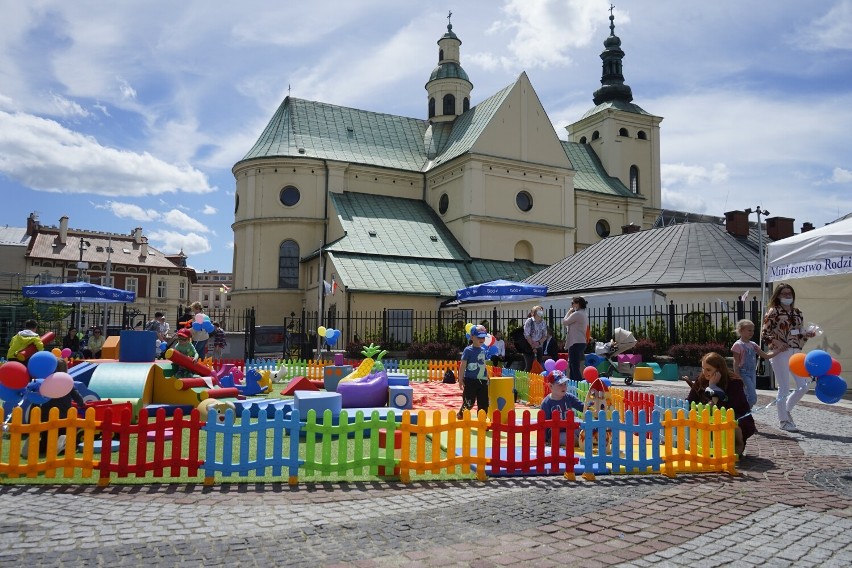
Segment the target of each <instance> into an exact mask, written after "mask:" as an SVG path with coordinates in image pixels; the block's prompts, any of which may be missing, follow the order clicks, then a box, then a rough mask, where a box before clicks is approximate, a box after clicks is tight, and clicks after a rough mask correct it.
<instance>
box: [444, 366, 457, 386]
mask: <svg viewBox="0 0 852 568" xmlns="http://www.w3.org/2000/svg"><path fill="white" fill-rule="evenodd" d="M444 383H446V384H450V385H454V384H455V383H456V374H455V373H453V371H452V370H451V369H447V372H446V373H444Z"/></svg>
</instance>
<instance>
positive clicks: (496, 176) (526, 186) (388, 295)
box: [231, 16, 662, 324]
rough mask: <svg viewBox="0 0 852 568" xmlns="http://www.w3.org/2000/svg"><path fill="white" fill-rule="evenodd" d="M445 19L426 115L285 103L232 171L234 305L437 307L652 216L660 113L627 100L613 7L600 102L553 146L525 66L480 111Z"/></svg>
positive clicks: (262, 316) (262, 319)
mask: <svg viewBox="0 0 852 568" xmlns="http://www.w3.org/2000/svg"><path fill="white" fill-rule="evenodd" d="M461 44H462V42H461V40H460V39H459V37H458V36H457V35H456V34H455V33H454V32H453V29H452V25H451V24H450V25H448V26H447V32H446V33H445V34H444V35H443V36H442V37H441V38H440V39H439V40H438V64H437V66H436V67H435V69H434V70H433V71H432V73H431V75H430V76H429V79H428V81H427V82H426V85H425V88H426V91H427V97H426V105H425V107H426V108H425V109H424V115H425V118H408V117H401V116H395V115H389V114H382V113H376V112H369V111H362V110H358V109H352V108H347V107H341V106H336V105H330V104H326V103H322V102H316V101H307V100H302V99H297V98H292V97H287V98H285V99H284V101H283V102H282V103H281V105H280V106H279V108H278V109H277V110H276V112H275V114H274V115H273V117H272V118H271V120H270V121H269V123H268V125H267V127H266V128H265V130H264V131H263V133H261V135H260V137H259V138H258V140H257V142H256V143H255V145H254V147H253V148H252V149H251V150H250V151H249V152H248V153H247V154H246V156H245V157H244V158H243V159H242V160H240V161H239V162H237V163H236V164H235V165H234V167H233V174H234V177H235V180H236V196H235V214H234V223H233V225H232V228H233V231H234V270H233V273H234V283H233V288H232V290H231V304H232V307H234V308H236V309H242V308H248V307H252V306H253V307H255V308H256V309H257V314H258V323H259V324H274V323H279V322H280V321H281V319H282V317H283V315H286V314H289V313H290V312H299V311H300V310H302V309H307V310H310V311H313V310H318V309H319V310H321V311H325V310H332V311H334V312H336V313H337V314H342V313H347V312H356V311H374V310H381V309H384V308H391V309H410V310H424V311H430V310H436V309H438V308H439V307H440V305H441V304H442V302H445V301H446V300H448V299H452V298H453V297H454V296H455V291H456V290H457V289H459V288H463V287H465V286H469V285H472V284H478V283H481V282H487V281H489V280H495V279H498V278H503V279H508V280H522V279H524V278H526V277H528V276H530V275H532V274H535V273H537V272H539V271H540V270H542V269H543V268H545V267H548V266H551V265H553V264H555V263H557V262H559V261H561V260H562V259H564V258H566V257H569V256H571V255H573V254H574V253H575V252H578V251H580V250H582V249H584V248H586V247H588V246H590V245H593V244H595V243H596V242H599V241H600V240H601V239H603V238H605V237H607V236H610V235H618V234H621V233H622V232H632V231H634V230H638V229H647V228H650V227H652V226H653V224H654V221H655V220H656V219H657V217H658V216H659V213H660V144H659V134H660V122H661V121H662V118H660V117H657V116H654V115H652V114H650V113H648V112H646V111H644V110H643V109H642V108H641V107H639V106H638V105H636V104H634V103H633V102H632V92H631V90H630V87H629V86H627V85H626V84H625V82H624V76H623V73H622V59H623V58H624V52H623V51H622V49H621V40H620V39H619V38H618V36H616V35H615V28H614V23H613V18H612V16H610V35H609V37H607V38H606V40H605V42H604V51H603V52H602V53H601V59H602V62H603V65H602V76H601V87H600V88H599V89H598V90H597V91H595V92H594V97H593V101H594V105H595V106H594V107H593V108H592V109H590V110H589V111H588V112H587V113H585V115H584V116H582V117H581V118H580V119H579V120H577V121H576V122H575V123H573V124H571V125H570V126H569V127H568V140H560V139H559V137H558V136H557V133H556V131H555V130H554V128H553V125H552V123H551V121H550V119H549V118H548V116H547V112H546V110H545V109H544V108H543V106H542V104H541V101H540V100H539V98H538V96H537V94H536V92H535V89H534V88H533V85H532V84H531V83H530V81H529V79H528V77H527V75H526V74H525V73H521V75H520V76H519V77H518V78H517V80H515V81H514V82H513V83H512V84H510V85H508V86H506V87H505V88H504V89H502V90H500V91H499V92H497V93H494V94H492V95H491V96H489V97H487V98H485V99H484V100H482V101H480V102H478V103H477V104H473V103H472V100H471V92H472V90H473V83H472V82H471V79H470V78H469V77H468V75H467V73H466V72H465V70H464V69H463V67H462V65H461V55H460V47H461Z"/></svg>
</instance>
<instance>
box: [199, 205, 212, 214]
mask: <svg viewBox="0 0 852 568" xmlns="http://www.w3.org/2000/svg"><path fill="white" fill-rule="evenodd" d="M201 214H202V215H215V214H216V208H215V207H213V206H212V205H205V206H204V207H203V208H202V209H201Z"/></svg>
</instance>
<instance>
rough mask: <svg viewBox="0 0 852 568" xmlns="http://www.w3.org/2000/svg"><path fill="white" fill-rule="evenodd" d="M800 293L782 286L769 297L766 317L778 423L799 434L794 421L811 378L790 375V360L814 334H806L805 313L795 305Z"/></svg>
mask: <svg viewBox="0 0 852 568" xmlns="http://www.w3.org/2000/svg"><path fill="white" fill-rule="evenodd" d="M795 302H796V292H795V291H793V287H792V286H790V285H789V284H784V283H781V284H778V286H776V287H775V291H774V292H773V293H772V297H771V298H769V309H768V310H766V315H764V316H763V339H764V340H765V341H766V342H767V344H768V345H769V346H770V347H771V348H772V351H774V352H775V357H773V358H772V359H771V360H770V361H769V363H770V364H771V365H772V371H773V372H774V373H775V380H776V381H777V382H778V421H779V422H780V423H781V429H782V430H786V431H787V432H798V431H799V429H798V428H797V427H796V423H795V422H793V414H792V410H793V407H794V406H795V405H796V403H797V402H799V400H800V399H801V398H802V397H803V396H804V395H805V391H807V390H808V384H809V383H808V379H806V378H804V377H797V376H795V375H793V373H791V372H790V357H792V356H793V354H795V353H798V352H799V351H801V350H802V347H804V345H805V342H806V341H807V340H808V338H809V337H813V333H811V332H806V331H805V325H804V319H803V317H802V312H801V311H800V310H799V308H797V307H796V306H795V305H794V304H795ZM791 377H792V378H793V379H795V381H796V390H795V391H793V394H792V395H790V398H789V399H788V398H787V395H788V394H789V393H790V378H791Z"/></svg>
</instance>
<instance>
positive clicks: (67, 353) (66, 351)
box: [59, 347, 72, 359]
mask: <svg viewBox="0 0 852 568" xmlns="http://www.w3.org/2000/svg"><path fill="white" fill-rule="evenodd" d="M71 353H72V351H71V349H69V348H68V347H66V348H65V349H63V350H62V351H60V352H59V354H60V355H62V358H63V359H67V358H68V357H70V356H71Z"/></svg>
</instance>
